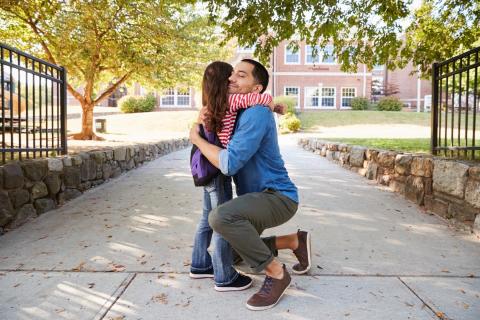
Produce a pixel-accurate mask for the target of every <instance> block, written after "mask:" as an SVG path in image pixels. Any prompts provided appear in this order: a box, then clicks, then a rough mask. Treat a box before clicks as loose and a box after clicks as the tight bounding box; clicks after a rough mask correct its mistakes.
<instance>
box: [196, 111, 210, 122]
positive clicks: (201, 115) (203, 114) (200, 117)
mask: <svg viewBox="0 0 480 320" xmlns="http://www.w3.org/2000/svg"><path fill="white" fill-rule="evenodd" d="M207 111H208V110H207V107H206V106H203V107H202V108H201V109H200V111H199V112H198V117H197V122H198V123H201V124H203V125H205V117H206V116H207Z"/></svg>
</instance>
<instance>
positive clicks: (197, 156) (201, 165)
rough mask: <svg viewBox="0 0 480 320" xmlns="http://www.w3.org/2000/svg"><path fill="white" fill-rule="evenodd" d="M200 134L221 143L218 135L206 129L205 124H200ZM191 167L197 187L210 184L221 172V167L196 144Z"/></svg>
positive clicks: (212, 141)
mask: <svg viewBox="0 0 480 320" xmlns="http://www.w3.org/2000/svg"><path fill="white" fill-rule="evenodd" d="M200 136H201V137H202V138H204V139H206V140H207V141H208V142H210V143H213V144H215V145H219V144H220V141H219V140H218V138H217V135H216V134H215V133H214V132H209V131H208V130H206V129H204V128H203V125H200ZM190 169H191V171H192V176H193V183H194V184H195V186H197V187H201V186H206V185H208V184H209V183H210V182H211V181H212V180H213V178H215V177H216V176H217V175H218V174H219V173H220V169H218V168H217V167H215V166H214V165H213V164H211V163H210V161H208V159H207V158H205V156H204V155H203V154H202V153H201V152H200V149H198V147H197V146H196V145H193V146H192V151H191V152H190Z"/></svg>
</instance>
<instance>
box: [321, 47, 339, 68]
mask: <svg viewBox="0 0 480 320" xmlns="http://www.w3.org/2000/svg"><path fill="white" fill-rule="evenodd" d="M328 46H331V47H332V54H333V51H334V49H335V47H334V46H333V44H328V45H326V46H325V48H324V49H323V50H322V51H321V53H322V54H321V55H320V63H319V64H325V65H335V64H337V63H338V61H337V58H336V57H333V62H325V61H323V58H324V57H325V50H326V49H327V47H328Z"/></svg>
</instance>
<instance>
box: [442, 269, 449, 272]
mask: <svg viewBox="0 0 480 320" xmlns="http://www.w3.org/2000/svg"><path fill="white" fill-rule="evenodd" d="M442 272H444V273H450V271H449V270H448V269H442Z"/></svg>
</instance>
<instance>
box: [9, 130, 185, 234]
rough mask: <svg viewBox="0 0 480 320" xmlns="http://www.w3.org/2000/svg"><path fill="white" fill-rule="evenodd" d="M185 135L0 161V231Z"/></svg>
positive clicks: (164, 150)
mask: <svg viewBox="0 0 480 320" xmlns="http://www.w3.org/2000/svg"><path fill="white" fill-rule="evenodd" d="M189 144H190V142H189V140H188V139H186V138H184V139H175V140H167V141H160V142H157V143H152V144H140V145H132V146H122V147H115V148H109V149H101V150H94V151H89V152H81V153H79V154H75V155H68V156H64V157H57V158H46V159H34V160H24V161H17V162H10V163H7V164H5V165H4V166H0V235H1V234H3V233H4V232H5V231H7V230H9V229H14V228H17V227H18V226H20V225H22V224H24V223H25V222H27V221H28V220H30V219H32V218H35V217H37V216H38V215H41V214H42V213H45V212H47V211H49V210H52V209H55V208H56V207H58V206H61V205H62V204H64V203H65V202H66V201H68V200H71V199H73V198H76V197H78V196H79V195H81V194H82V192H84V191H85V190H88V189H90V188H93V187H96V186H98V185H100V184H102V183H104V182H107V181H108V180H110V179H112V178H116V177H118V176H119V175H121V174H122V173H123V172H125V171H128V170H131V169H134V168H136V167H139V166H141V165H142V164H143V163H144V162H146V161H151V160H154V159H156V158H158V157H159V156H162V155H165V154H168V153H170V152H173V151H176V150H179V149H183V148H185V147H186V146H188V145H189Z"/></svg>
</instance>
